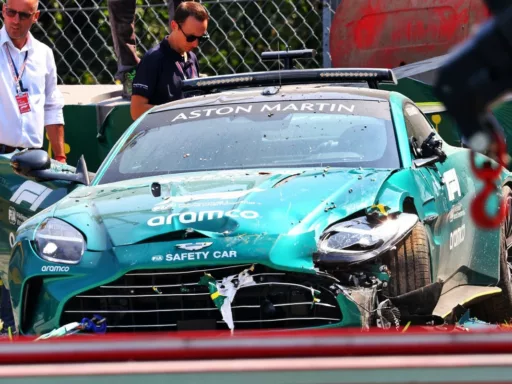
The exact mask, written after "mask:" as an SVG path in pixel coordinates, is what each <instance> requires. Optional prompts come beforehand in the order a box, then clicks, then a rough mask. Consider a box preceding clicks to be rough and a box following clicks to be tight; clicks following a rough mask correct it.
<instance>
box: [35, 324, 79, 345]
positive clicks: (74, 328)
mask: <svg viewBox="0 0 512 384" xmlns="http://www.w3.org/2000/svg"><path fill="white" fill-rule="evenodd" d="M79 330H80V323H78V322H74V323H69V324H65V325H63V326H62V327H60V328H56V329H54V330H53V331H51V332H48V333H45V334H43V335H41V336H39V337H38V338H37V339H35V340H34V341H38V340H45V339H49V338H51V337H61V336H66V335H71V334H73V333H77V332H78V331H79Z"/></svg>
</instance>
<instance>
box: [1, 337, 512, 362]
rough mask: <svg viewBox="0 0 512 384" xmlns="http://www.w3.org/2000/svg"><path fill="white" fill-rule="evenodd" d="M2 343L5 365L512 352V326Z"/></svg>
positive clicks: (79, 338)
mask: <svg viewBox="0 0 512 384" xmlns="http://www.w3.org/2000/svg"><path fill="white" fill-rule="evenodd" d="M7 343H9V342H8V341H5V342H3V343H1V344H2V345H1V346H2V348H0V365H1V364H8V363H11V364H12V363H16V364H21V363H24V364H29V363H55V362H78V361H80V362H93V361H126V360H131V361H148V360H190V359H193V360H201V359H212V358H215V359H241V358H246V359H251V358H272V357H280V358H284V357H288V358H290V357H326V356H398V355H409V356H410V355H427V354H429V355H432V354H440V353H442V354H498V353H500V354H505V353H512V332H504V331H486V332H475V331H472V332H467V333H466V332H463V333H462V332H432V331H428V332H425V331H419V330H410V331H408V332H407V333H397V332H392V331H391V332H390V331H388V332H384V331H379V330H375V331H371V332H360V331H353V330H352V331H349V330H317V331H287V332H239V333H238V332H237V333H235V334H234V335H230V334H229V333H224V332H183V333H179V334H158V333H157V334H142V335H141V334H137V335H132V334H123V335H114V334H109V335H103V336H90V337H88V336H85V335H84V336H77V335H75V336H68V337H64V338H55V339H48V340H43V341H38V342H34V341H33V340H30V339H28V340H24V339H19V340H16V341H13V342H12V343H10V344H9V345H6V344H7Z"/></svg>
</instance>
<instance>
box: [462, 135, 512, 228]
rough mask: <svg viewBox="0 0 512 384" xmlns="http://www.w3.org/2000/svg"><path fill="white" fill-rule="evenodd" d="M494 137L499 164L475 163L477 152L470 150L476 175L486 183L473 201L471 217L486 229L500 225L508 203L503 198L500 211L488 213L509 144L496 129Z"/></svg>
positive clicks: (472, 167) (500, 202)
mask: <svg viewBox="0 0 512 384" xmlns="http://www.w3.org/2000/svg"><path fill="white" fill-rule="evenodd" d="M493 138H494V139H495V142H494V143H495V144H496V160H497V161H498V166H496V167H493V166H492V163H491V162H490V161H486V162H485V163H484V164H483V166H482V167H480V168H479V167H477V166H476V164H475V158H476V152H475V151H473V150H471V152H470V155H469V156H470V164H471V169H472V171H473V173H474V174H475V177H476V178H478V179H480V180H482V181H483V183H484V187H483V189H482V190H481V191H480V193H478V194H477V196H476V197H475V199H474V200H473V202H472V203H471V217H472V219H473V221H474V222H475V224H476V225H477V226H479V227H482V228H485V229H494V228H497V227H499V226H500V224H501V222H502V221H503V220H504V219H505V216H506V213H507V212H506V204H505V201H504V199H503V198H501V199H500V200H499V208H498V211H497V212H496V213H495V214H494V216H491V215H488V214H487V211H486V209H485V207H486V204H487V201H488V199H489V198H490V197H491V195H493V194H495V193H497V192H498V188H497V186H496V181H497V180H498V179H499V177H500V175H501V172H502V170H503V167H504V166H505V164H506V158H507V146H506V143H505V140H504V139H503V137H502V136H501V135H499V134H498V133H497V132H496V131H493Z"/></svg>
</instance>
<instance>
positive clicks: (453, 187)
mask: <svg viewBox="0 0 512 384" xmlns="http://www.w3.org/2000/svg"><path fill="white" fill-rule="evenodd" d="M443 181H444V182H445V184H446V188H447V189H448V200H450V201H452V200H455V194H457V195H458V196H459V197H462V193H461V192H460V184H459V178H458V177H457V173H456V172H455V169H453V168H452V169H450V170H448V171H446V172H445V173H443Z"/></svg>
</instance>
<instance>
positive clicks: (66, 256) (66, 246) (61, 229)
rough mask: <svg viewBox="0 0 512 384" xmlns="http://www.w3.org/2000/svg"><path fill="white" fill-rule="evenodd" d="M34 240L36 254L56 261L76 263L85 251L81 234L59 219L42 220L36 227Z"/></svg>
mask: <svg viewBox="0 0 512 384" xmlns="http://www.w3.org/2000/svg"><path fill="white" fill-rule="evenodd" d="M34 240H35V243H36V250H37V253H38V255H39V256H40V257H42V258H43V259H45V260H48V261H53V262H56V263H64V264H78V263H79V262H80V260H81V259H82V255H83V254H84V251H85V239H84V237H83V235H82V234H81V233H80V232H79V231H78V230H76V229H75V228H74V227H72V226H71V225H69V224H68V223H66V222H64V221H62V220H59V219H54V218H48V219H46V220H44V221H43V222H42V223H41V225H40V226H39V228H38V229H37V231H36V234H35V239H34Z"/></svg>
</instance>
